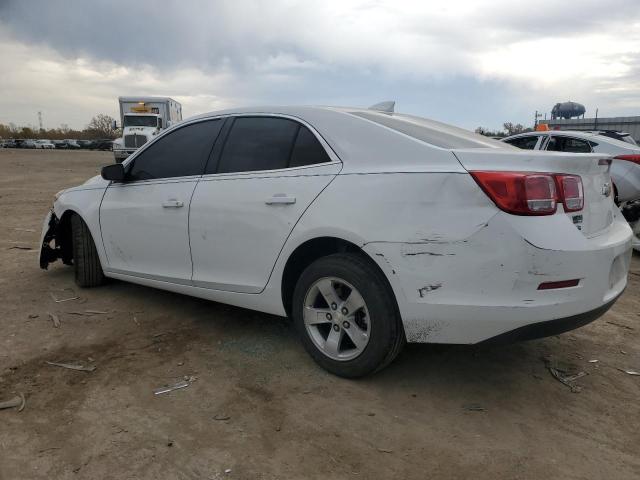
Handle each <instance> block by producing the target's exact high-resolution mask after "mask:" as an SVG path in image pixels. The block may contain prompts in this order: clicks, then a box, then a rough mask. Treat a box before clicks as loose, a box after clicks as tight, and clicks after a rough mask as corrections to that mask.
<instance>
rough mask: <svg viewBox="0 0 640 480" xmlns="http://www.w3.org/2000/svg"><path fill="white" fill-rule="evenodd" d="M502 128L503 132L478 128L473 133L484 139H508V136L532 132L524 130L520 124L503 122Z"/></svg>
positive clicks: (530, 129) (531, 129) (527, 129)
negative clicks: (482, 136)
mask: <svg viewBox="0 0 640 480" xmlns="http://www.w3.org/2000/svg"><path fill="white" fill-rule="evenodd" d="M502 127H503V128H504V130H489V129H488V128H484V127H478V128H476V129H475V132H476V133H479V134H480V135H484V136H485V137H508V136H509V135H516V134H518V133H526V132H532V131H533V128H525V126H524V125H522V124H520V123H516V124H514V123H511V122H505V123H503V124H502Z"/></svg>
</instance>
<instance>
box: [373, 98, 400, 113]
mask: <svg viewBox="0 0 640 480" xmlns="http://www.w3.org/2000/svg"><path fill="white" fill-rule="evenodd" d="M395 106H396V102H395V101H393V100H387V101H386V102H380V103H376V104H375V105H371V106H370V107H369V108H368V109H367V110H375V111H377V112H384V113H393V110H394V107H395Z"/></svg>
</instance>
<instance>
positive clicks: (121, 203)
mask: <svg viewBox="0 0 640 480" xmlns="http://www.w3.org/2000/svg"><path fill="white" fill-rule="evenodd" d="M222 123H223V120H205V121H200V122H196V123H191V124H187V125H185V126H183V127H180V128H177V129H175V130H173V131H169V132H167V134H165V135H163V136H162V137H161V138H159V139H158V140H157V141H156V142H153V143H152V144H150V145H149V146H148V147H146V148H144V150H143V151H141V152H140V153H139V154H138V155H136V156H135V157H133V158H132V159H131V161H130V162H127V163H126V166H125V168H126V169H127V176H126V181H124V182H122V183H112V184H111V185H109V187H108V188H107V191H106V192H105V195H104V198H103V200H102V204H101V206H100V228H101V233H102V241H103V244H104V248H105V252H106V254H107V264H108V267H107V268H106V270H107V271H112V272H115V273H124V274H130V275H136V276H141V277H145V278H152V279H156V280H163V281H169V282H174V283H190V281H191V274H192V264H191V253H190V249H189V230H188V222H189V205H190V201H191V197H192V195H193V191H194V189H195V187H196V184H197V183H198V179H199V178H200V176H201V175H202V173H203V171H204V166H205V163H206V161H207V158H208V156H209V153H210V152H211V149H212V146H213V144H214V142H215V140H216V137H217V136H218V134H219V132H220V129H221V125H222Z"/></svg>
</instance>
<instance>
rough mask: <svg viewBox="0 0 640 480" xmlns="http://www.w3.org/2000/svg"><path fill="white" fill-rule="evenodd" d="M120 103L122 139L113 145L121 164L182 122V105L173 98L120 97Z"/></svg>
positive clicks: (117, 160) (116, 158)
mask: <svg viewBox="0 0 640 480" xmlns="http://www.w3.org/2000/svg"><path fill="white" fill-rule="evenodd" d="M118 101H119V103H120V124H121V125H122V137H121V138H118V139H116V140H115V141H114V142H113V155H114V157H115V160H116V162H118V163H121V162H122V161H123V160H124V159H126V158H127V157H128V156H129V155H131V154H132V153H133V152H135V151H136V150H137V149H138V148H140V147H141V146H142V145H144V144H145V143H147V142H148V141H150V140H151V139H153V137H154V136H156V135H158V134H159V133H160V132H161V131H162V130H164V129H166V128H169V127H170V126H172V125H174V124H176V123H178V122H180V121H181V120H182V105H180V103H178V102H176V101H175V100H174V99H172V98H169V97H118ZM114 127H115V128H117V125H114Z"/></svg>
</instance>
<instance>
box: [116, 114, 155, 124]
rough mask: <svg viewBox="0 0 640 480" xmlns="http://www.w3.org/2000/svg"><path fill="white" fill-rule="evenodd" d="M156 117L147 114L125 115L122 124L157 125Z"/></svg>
mask: <svg viewBox="0 0 640 480" xmlns="http://www.w3.org/2000/svg"><path fill="white" fill-rule="evenodd" d="M156 119H157V117H154V116H147V115H135V116H134V115H125V116H124V126H125V127H157V126H158V120H156Z"/></svg>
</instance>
